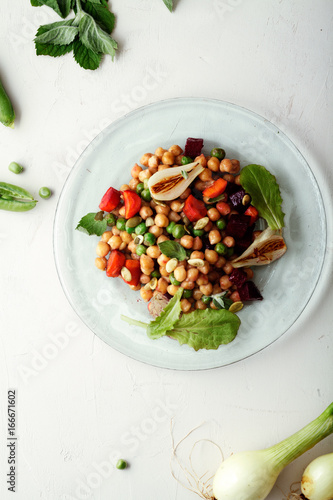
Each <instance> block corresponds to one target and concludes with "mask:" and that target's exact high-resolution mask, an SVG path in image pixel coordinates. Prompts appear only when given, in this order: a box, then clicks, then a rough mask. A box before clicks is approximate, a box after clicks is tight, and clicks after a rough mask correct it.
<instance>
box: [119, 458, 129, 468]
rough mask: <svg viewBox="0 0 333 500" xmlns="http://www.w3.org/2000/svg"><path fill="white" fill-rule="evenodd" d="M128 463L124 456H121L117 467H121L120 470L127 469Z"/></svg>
mask: <svg viewBox="0 0 333 500" xmlns="http://www.w3.org/2000/svg"><path fill="white" fill-rule="evenodd" d="M127 465H128V464H127V462H126V460H123V459H122V458H120V459H119V460H118V462H117V463H116V467H117V469H120V470H122V469H126V467H127Z"/></svg>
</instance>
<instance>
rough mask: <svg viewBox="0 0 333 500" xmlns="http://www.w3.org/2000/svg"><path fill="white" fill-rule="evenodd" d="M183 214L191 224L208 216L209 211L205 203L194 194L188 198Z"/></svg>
mask: <svg viewBox="0 0 333 500" xmlns="http://www.w3.org/2000/svg"><path fill="white" fill-rule="evenodd" d="M183 212H184V214H185V215H186V217H187V218H188V219H189V220H190V221H191V222H195V221H197V220H199V219H202V217H205V216H206V215H207V209H206V207H205V204H204V202H203V201H201V200H197V199H196V198H195V197H194V196H193V194H190V196H189V197H188V198H186V201H185V205H184V208H183Z"/></svg>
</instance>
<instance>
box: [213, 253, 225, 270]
mask: <svg viewBox="0 0 333 500" xmlns="http://www.w3.org/2000/svg"><path fill="white" fill-rule="evenodd" d="M226 262H227V260H226V259H225V258H224V257H222V255H220V257H219V258H218V259H217V261H216V262H215V267H216V268H217V269H222V267H223V266H224V265H225V263H226Z"/></svg>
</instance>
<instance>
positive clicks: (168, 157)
mask: <svg viewBox="0 0 333 500" xmlns="http://www.w3.org/2000/svg"><path fill="white" fill-rule="evenodd" d="M162 163H163V164H164V165H173V164H174V163H175V155H174V154H172V153H170V152H169V151H166V152H165V153H163V156H162Z"/></svg>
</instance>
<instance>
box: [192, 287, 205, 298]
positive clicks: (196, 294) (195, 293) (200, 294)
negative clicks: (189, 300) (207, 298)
mask: <svg viewBox="0 0 333 500" xmlns="http://www.w3.org/2000/svg"><path fill="white" fill-rule="evenodd" d="M202 296H203V293H202V292H200V290H199V288H196V289H195V290H194V291H193V295H192V297H193V298H194V300H200V299H201V297H202Z"/></svg>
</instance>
